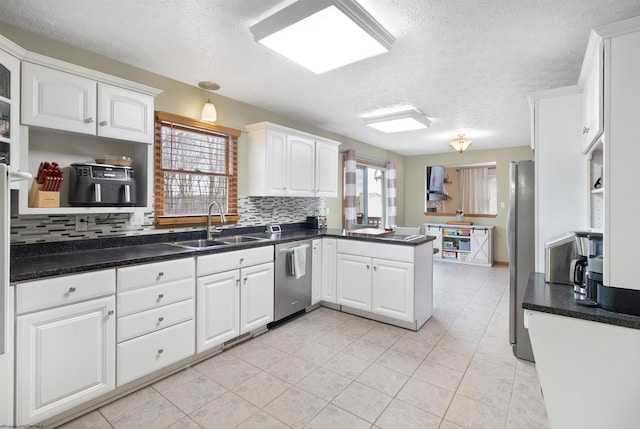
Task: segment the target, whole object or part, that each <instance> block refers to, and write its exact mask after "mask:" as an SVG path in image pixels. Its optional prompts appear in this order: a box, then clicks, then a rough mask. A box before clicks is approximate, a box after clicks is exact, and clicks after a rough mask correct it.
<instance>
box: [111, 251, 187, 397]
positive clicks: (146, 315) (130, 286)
mask: <svg viewBox="0 0 640 429" xmlns="http://www.w3.org/2000/svg"><path fill="white" fill-rule="evenodd" d="M117 278H118V339H117V340H118V346H117V362H118V371H117V384H118V386H122V385H124V384H126V383H129V382H131V381H133V380H135V379H137V378H140V377H142V376H144V375H146V374H150V373H152V372H153V371H156V370H159V369H161V368H163V367H165V366H168V365H170V364H172V363H175V362H177V361H179V360H181V359H184V358H187V357H189V356H191V355H193V354H194V353H195V322H194V318H195V308H194V307H195V260H194V258H185V259H177V260H173V261H164V262H154V263H150V264H143V265H136V266H132V267H125V268H119V269H118V272H117Z"/></svg>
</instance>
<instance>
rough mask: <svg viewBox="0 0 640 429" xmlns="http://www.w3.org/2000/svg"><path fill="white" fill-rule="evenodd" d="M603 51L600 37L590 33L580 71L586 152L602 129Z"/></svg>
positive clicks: (583, 141)
mask: <svg viewBox="0 0 640 429" xmlns="http://www.w3.org/2000/svg"><path fill="white" fill-rule="evenodd" d="M603 57H604V52H603V42H602V37H600V36H599V35H597V34H596V33H595V32H592V33H591V37H590V39H589V44H588V46H587V53H586V55H585V57H584V62H583V64H582V70H581V72H580V78H579V81H578V82H579V86H580V88H581V89H582V146H583V151H584V152H585V153H586V152H588V151H589V149H590V148H591V146H593V144H594V143H595V142H596V141H597V140H598V138H600V135H602V132H603V131H604V64H603V63H604V58H603Z"/></svg>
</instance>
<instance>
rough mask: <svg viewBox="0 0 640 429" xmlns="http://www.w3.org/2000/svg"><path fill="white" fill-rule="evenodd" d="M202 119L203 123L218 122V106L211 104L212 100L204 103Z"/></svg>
mask: <svg viewBox="0 0 640 429" xmlns="http://www.w3.org/2000/svg"><path fill="white" fill-rule="evenodd" d="M200 119H201V120H202V121H203V122H215V121H216V120H218V112H217V111H216V106H214V105H213V103H212V102H211V99H209V100H207V102H206V103H204V107H203V108H202V115H201V117H200Z"/></svg>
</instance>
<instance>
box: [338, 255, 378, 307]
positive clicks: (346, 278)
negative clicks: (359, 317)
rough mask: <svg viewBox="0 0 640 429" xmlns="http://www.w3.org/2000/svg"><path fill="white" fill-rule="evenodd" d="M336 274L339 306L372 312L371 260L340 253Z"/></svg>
mask: <svg viewBox="0 0 640 429" xmlns="http://www.w3.org/2000/svg"><path fill="white" fill-rule="evenodd" d="M336 272H337V278H336V280H337V281H336V285H337V297H338V304H340V305H346V306H347V307H351V308H356V309H358V310H363V311H371V258H368V257H365V256H357V255H349V254H342V253H338V255H337V257H336Z"/></svg>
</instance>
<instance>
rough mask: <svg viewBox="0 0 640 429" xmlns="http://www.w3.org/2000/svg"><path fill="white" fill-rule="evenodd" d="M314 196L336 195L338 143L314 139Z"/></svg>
mask: <svg viewBox="0 0 640 429" xmlns="http://www.w3.org/2000/svg"><path fill="white" fill-rule="evenodd" d="M315 171H316V179H315V183H316V188H315V194H316V197H337V196H338V176H339V154H338V145H337V144H335V143H330V142H325V141H322V140H316V162H315Z"/></svg>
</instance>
